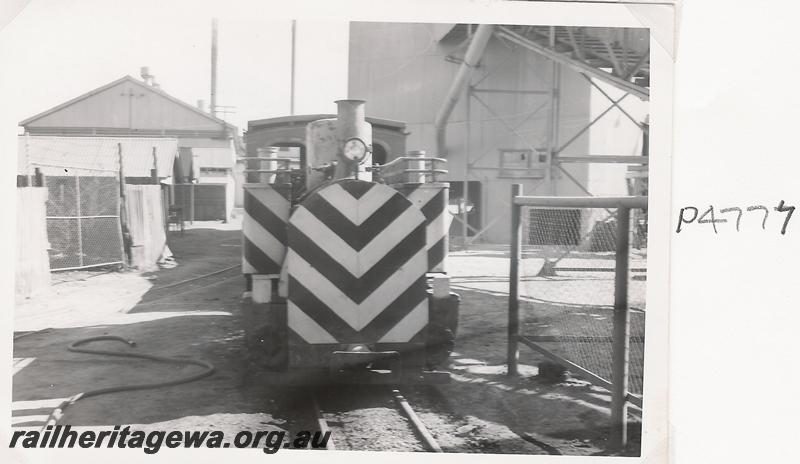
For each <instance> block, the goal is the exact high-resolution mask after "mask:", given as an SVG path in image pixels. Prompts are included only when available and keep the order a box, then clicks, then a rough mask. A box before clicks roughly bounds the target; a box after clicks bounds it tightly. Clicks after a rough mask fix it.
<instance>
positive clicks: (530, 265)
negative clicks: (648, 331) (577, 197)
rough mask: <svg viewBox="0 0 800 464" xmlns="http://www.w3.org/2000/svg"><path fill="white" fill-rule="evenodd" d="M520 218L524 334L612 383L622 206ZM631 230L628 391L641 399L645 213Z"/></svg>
mask: <svg viewBox="0 0 800 464" xmlns="http://www.w3.org/2000/svg"><path fill="white" fill-rule="evenodd" d="M520 219H521V222H522V259H521V262H520V280H521V284H520V332H521V333H524V334H526V335H529V336H530V337H531V338H533V339H535V340H537V341H538V343H540V344H542V345H544V346H545V347H546V348H547V349H548V350H550V351H551V352H553V353H555V354H556V355H558V356H560V357H562V358H564V359H566V360H568V361H570V362H572V363H574V364H577V365H579V366H581V367H583V368H584V369H586V370H588V371H591V372H593V373H594V374H596V375H597V376H599V377H601V378H603V379H606V380H609V381H610V380H611V377H612V351H613V346H612V345H613V343H612V341H613V338H612V335H613V327H614V299H615V289H616V282H615V266H616V260H617V250H616V246H617V236H616V234H617V225H618V221H617V209H612V208H608V209H606V208H559V209H554V208H535V207H522V208H521V213H520ZM628 233H629V236H630V237H631V239H630V241H629V243H630V244H631V247H630V250H629V259H628V279H627V280H628V285H627V299H628V307H629V309H630V352H629V371H628V372H629V379H628V388H629V391H630V392H631V393H634V394H637V395H641V394H642V383H643V374H644V340H645V337H644V328H645V313H646V304H645V297H646V294H645V291H646V271H647V244H646V243H647V241H646V216H645V215H643V214H642V210H635V209H634V210H631V221H630V227H629V231H628Z"/></svg>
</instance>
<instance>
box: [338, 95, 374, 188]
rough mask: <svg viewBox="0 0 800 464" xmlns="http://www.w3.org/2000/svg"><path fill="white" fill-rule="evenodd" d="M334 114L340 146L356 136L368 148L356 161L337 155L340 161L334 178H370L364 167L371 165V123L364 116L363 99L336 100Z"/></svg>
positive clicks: (369, 173) (370, 174) (370, 175)
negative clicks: (360, 158)
mask: <svg viewBox="0 0 800 464" xmlns="http://www.w3.org/2000/svg"><path fill="white" fill-rule="evenodd" d="M336 107H337V115H336V132H337V134H336V136H337V138H338V139H339V143H340V147H341V146H342V145H343V144H344V143H345V142H347V141H348V140H350V139H353V138H357V139H360V140H361V141H362V142H364V145H366V147H367V148H368V152H367V154H366V156H365V157H364V158H363V159H362V160H360V161H358V162H355V163H354V162H352V161H350V160H348V159H346V158H345V157H343V156H341V155H340V156H339V159H340V162H339V165H338V166H337V168H336V174H335V177H336V178H345V177H351V176H353V175H355V176H356V178H358V179H361V180H372V173H371V172H368V171H366V167H367V166H370V165H372V153H370V152H371V150H372V125H371V124H369V123H368V122H367V121H366V118H365V116H364V115H365V107H366V105H365V102H364V100H337V101H336Z"/></svg>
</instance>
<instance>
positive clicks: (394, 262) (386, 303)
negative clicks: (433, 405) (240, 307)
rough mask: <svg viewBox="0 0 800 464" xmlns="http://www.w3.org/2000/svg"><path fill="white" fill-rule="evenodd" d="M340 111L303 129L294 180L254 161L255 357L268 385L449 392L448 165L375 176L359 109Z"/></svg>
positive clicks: (251, 335) (251, 295) (392, 166)
mask: <svg viewBox="0 0 800 464" xmlns="http://www.w3.org/2000/svg"><path fill="white" fill-rule="evenodd" d="M337 106H338V114H337V117H336V118H328V119H320V120H316V121H313V122H311V123H309V124H308V125H307V127H306V147H307V151H306V156H305V162H304V163H303V165H301V166H299V168H295V167H294V166H293V162H292V161H291V160H290V159H281V158H278V157H277V156H275V155H274V153H275V152H271V155H270V156H269V157H267V158H261V157H258V158H248V169H246V170H245V172H246V173H248V174H249V176H250V179H249V180H251V181H252V180H257V181H258V182H249V183H247V184H246V185H245V187H244V188H245V218H244V222H243V226H242V228H243V247H242V248H243V271H244V273H245V274H246V275H247V276H248V279H247V280H248V282H249V288H248V291H247V292H246V293H245V298H244V305H245V321H246V326H245V329H246V330H245V333H246V343H247V347H248V352H249V355H250V358H251V360H252V361H253V363H254V364H255V365H258V366H262V367H263V368H265V369H266V370H268V371H269V375H267V380H268V381H270V382H275V383H289V384H304V383H305V384H309V383H326V382H345V383H407V382H439V381H446V380H447V379H448V378H449V375H448V374H447V373H446V372H443V371H439V370H437V369H438V368H440V367H443V366H444V365H445V364H446V362H447V358H448V357H449V355H450V352H451V351H452V349H453V344H454V340H455V333H456V329H457V321H458V306H459V297H458V295H456V294H454V293H451V292H450V286H449V278H448V277H447V276H446V274H445V272H444V271H445V268H444V263H445V258H446V254H447V233H448V229H449V225H450V224H449V214H448V212H447V203H448V189H449V184H447V183H444V182H439V181H438V179H437V177H438V176H439V175H441V174H443V173H445V172H446V171H445V170H443V169H440V166H441V164H442V163H444V160H442V159H439V158H432V157H427V156H426V155H425V153H424V152H415V153H410V154H409V155H408V156H401V157H397V158H395V159H394V160H392V161H390V162H388V163H384V164H382V165H378V164H373V163H372V156H371V155H372V127H371V125H370V124H369V123H368V122H366V120H365V117H364V112H365V111H364V109H365V104H364V102H363V101H360V100H340V101H337ZM294 162H296V160H294Z"/></svg>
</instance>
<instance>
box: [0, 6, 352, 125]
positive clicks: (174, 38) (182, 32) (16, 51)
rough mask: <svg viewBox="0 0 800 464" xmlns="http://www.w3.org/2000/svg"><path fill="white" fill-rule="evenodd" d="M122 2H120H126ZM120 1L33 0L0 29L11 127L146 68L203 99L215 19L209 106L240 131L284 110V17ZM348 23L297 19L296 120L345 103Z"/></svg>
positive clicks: (287, 52)
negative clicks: (213, 91) (213, 99)
mask: <svg viewBox="0 0 800 464" xmlns="http://www.w3.org/2000/svg"><path fill="white" fill-rule="evenodd" d="M126 3H127V2H126ZM134 6H135V4H134V5H133V6H132V5H126V6H122V7H121V6H120V4H119V3H118V2H99V1H87V2H71V1H50V0H32V1H31V2H30V3H29V4H28V5H27V6H26V7H25V8H24V9H23V10H22V11H21V12H20V13H19V14H18V15H17V17H16V18H15V19H14V20H13V21H12V22H11V23H10V24H8V25H7V26H6V28H5V30H3V32H2V41H1V43H0V62H2V63H14V66H13V68H9V67H5V69H4V70H3V72H2V73H0V80H2V81H5V82H2V84H5V85H4V87H6V86H7V87H8V88H12V89H14V94H15V95H14V96H15V97H16V98H15V99H14V104H13V105H12V106H11V107H10V108H9V107H6V109H7V110H10V111H9V112H8V113H7V114H6V116H7V117H8V119H13V120H14V124H16V123H18V122H19V121H22V120H23V119H25V118H27V117H30V116H33V115H35V114H37V113H39V112H42V111H45V110H47V109H49V108H51V107H53V106H56V105H58V104H60V103H63V102H65V101H67V100H69V99H72V98H74V97H77V96H79V95H81V94H83V93H86V92H88V91H90V90H92V89H94V88H97V87H99V86H101V85H104V84H106V83H108V82H111V81H113V80H116V79H118V78H120V77H122V76H124V75H126V74H127V75H131V76H134V77H137V78H138V77H139V75H140V68H141V67H142V66H148V67H149V68H150V73H151V74H153V75H155V76H156V82H158V83H159V84H160V85H161V88H162V89H163V90H164V91H165V92H167V93H169V94H171V95H173V96H175V97H177V98H179V99H181V100H183V101H185V102H186V103H189V104H192V105H194V104H196V103H197V100H198V99H203V100H205V104H206V107H208V105H209V100H210V80H211V79H210V72H211V71H210V70H211V63H210V61H211V51H210V50H211V18H212V17H213V16H216V17H218V30H219V32H218V70H217V82H218V87H217V104H218V105H227V106H232V107H235V108H229V109H230V110H232V111H234V112H233V113H229V114H221V115H220V116H221V117H223V118H224V119H226V120H227V121H228V122H230V123H232V124H234V125H236V126H238V127H239V128H240V129H245V128H246V127H247V121H248V120H251V119H261V118H268V117H276V116H285V115H288V114H289V112H290V104H289V101H290V97H289V95H290V91H289V89H290V75H291V73H290V69H291V19H290V18H281V17H275V16H270V15H264V14H252V15H248V14H246V12H242V11H241V10H237V11H235V12H226V11H224V10H222V11H219V10H217V11H208V12H207V13H208V14H205V13H206V12H205V11H198V12H191V13H189V12H187V11H186V10H185V9H184V10H181V9H179V8H175V7H171V8H170V7H166V6H165V7H163V8H158V9H157V10H155V11H158V14H154V13H153V11H154V10H151V9H144V8H140V9H137V8H135V7H134ZM348 31H349V29H348V23H347V22H346V21H342V20H333V21H325V20H315V19H302V20H300V21H298V22H297V29H296V92H295V93H296V100H295V109H296V113H298V114H303V113H324V112H335V105H334V104H333V101H334V100H336V99H341V98H346V97H347V43H348V35H349V32H348Z"/></svg>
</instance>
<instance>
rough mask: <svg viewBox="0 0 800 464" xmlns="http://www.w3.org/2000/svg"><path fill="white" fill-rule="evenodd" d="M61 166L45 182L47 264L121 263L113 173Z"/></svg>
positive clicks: (74, 266) (117, 198) (58, 267)
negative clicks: (60, 171)
mask: <svg viewBox="0 0 800 464" xmlns="http://www.w3.org/2000/svg"><path fill="white" fill-rule="evenodd" d="M64 171H65V172H64V175H57V176H54V175H49V176H47V178H46V183H45V185H46V186H47V190H48V198H47V237H48V240H49V242H50V248H49V256H50V269H51V270H69V269H81V268H88V267H94V266H103V265H112V264H120V263H122V262H123V260H124V251H123V244H122V232H121V229H120V207H119V204H120V194H119V177H118V176H117V175H115V174H114V173H113V172H111V171H99V170H98V171H93V170H88V169H80V170H73V171H72V172H70V170H69V169H64Z"/></svg>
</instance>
